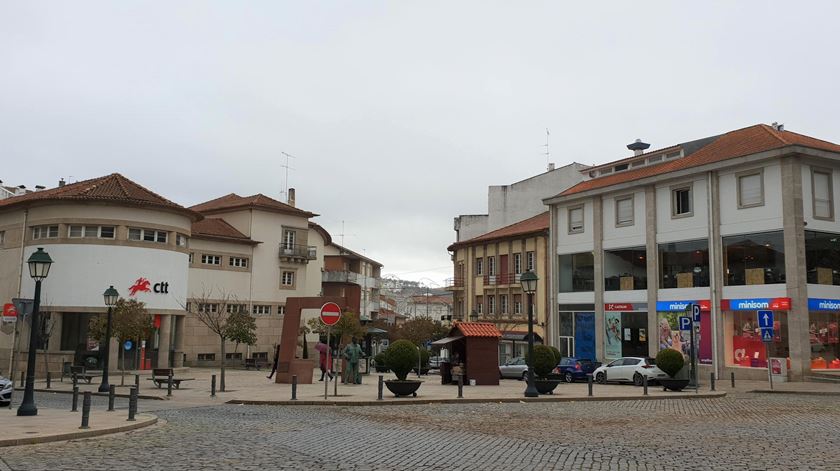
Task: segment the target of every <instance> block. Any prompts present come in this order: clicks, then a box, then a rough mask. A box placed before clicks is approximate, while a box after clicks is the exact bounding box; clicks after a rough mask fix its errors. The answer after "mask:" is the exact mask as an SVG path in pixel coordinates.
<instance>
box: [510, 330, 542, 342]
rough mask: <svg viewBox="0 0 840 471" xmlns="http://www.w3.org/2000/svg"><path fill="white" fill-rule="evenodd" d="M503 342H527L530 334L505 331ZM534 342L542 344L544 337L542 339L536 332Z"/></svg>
mask: <svg viewBox="0 0 840 471" xmlns="http://www.w3.org/2000/svg"><path fill="white" fill-rule="evenodd" d="M502 340H510V341H514V342H527V341H528V332H516V331H507V332H504V331H503V332H502ZM534 342H540V343H542V337H540V335H539V334H538V333H536V332H534Z"/></svg>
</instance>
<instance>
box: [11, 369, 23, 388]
mask: <svg viewBox="0 0 840 471" xmlns="http://www.w3.org/2000/svg"><path fill="white" fill-rule="evenodd" d="M12 381H14V379H12ZM24 382H26V373H25V372H23V371H21V372H20V387H23V383H24Z"/></svg>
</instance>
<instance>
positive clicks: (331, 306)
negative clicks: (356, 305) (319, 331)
mask: <svg viewBox="0 0 840 471" xmlns="http://www.w3.org/2000/svg"><path fill="white" fill-rule="evenodd" d="M340 319H341V308H340V307H338V304H336V303H326V304H324V305H323V306H321V322H323V323H324V324H326V325H336V324H337V323H338V321H339V320H340Z"/></svg>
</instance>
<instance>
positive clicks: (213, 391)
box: [210, 375, 216, 397]
mask: <svg viewBox="0 0 840 471" xmlns="http://www.w3.org/2000/svg"><path fill="white" fill-rule="evenodd" d="M210 397H216V375H213V376H212V377H210Z"/></svg>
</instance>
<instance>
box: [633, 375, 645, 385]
mask: <svg viewBox="0 0 840 471" xmlns="http://www.w3.org/2000/svg"><path fill="white" fill-rule="evenodd" d="M643 382H644V379H642V375H640V374H639V373H636V374H634V375H633V384H634V385H636V386H641V385H642V383H643Z"/></svg>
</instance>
